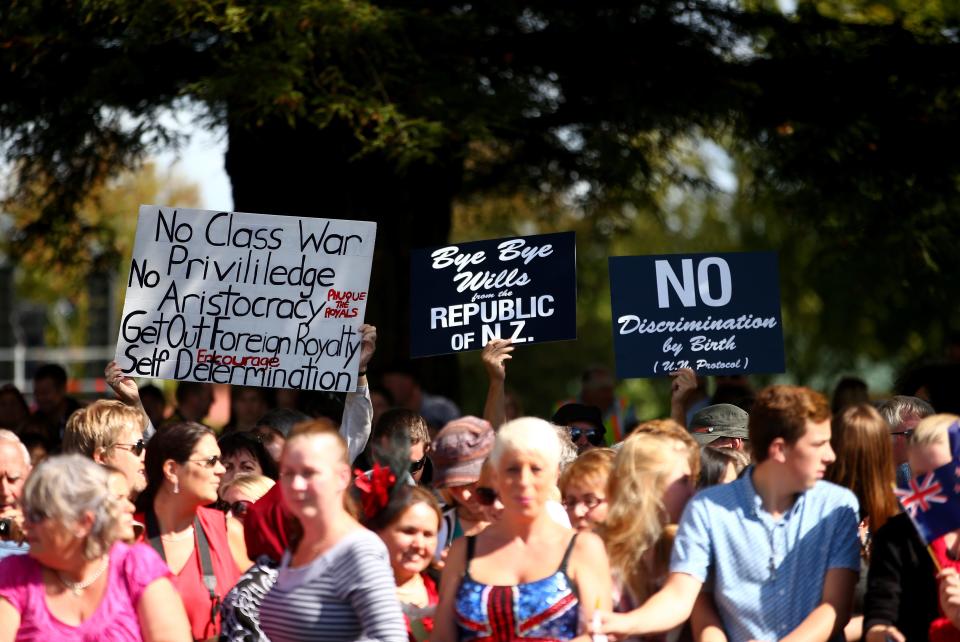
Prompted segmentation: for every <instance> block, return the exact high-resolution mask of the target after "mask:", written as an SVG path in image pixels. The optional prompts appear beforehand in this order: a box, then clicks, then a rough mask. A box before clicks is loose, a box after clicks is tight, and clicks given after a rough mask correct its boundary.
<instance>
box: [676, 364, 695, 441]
mask: <svg viewBox="0 0 960 642" xmlns="http://www.w3.org/2000/svg"><path fill="white" fill-rule="evenodd" d="M670 376H671V377H673V382H672V383H671V385H670V418H671V419H673V420H674V421H676V422H677V423H678V424H680V425H681V426H683V427H686V426H687V399H689V398H690V395H691V394H693V392H694V391H695V390H696V389H697V373H695V372H694V371H693V369H692V368H680V369H679V370H675V371H673V372H671V373H670Z"/></svg>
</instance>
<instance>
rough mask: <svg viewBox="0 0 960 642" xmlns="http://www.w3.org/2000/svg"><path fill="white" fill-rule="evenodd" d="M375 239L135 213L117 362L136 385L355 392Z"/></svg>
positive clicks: (256, 221) (310, 227)
mask: <svg viewBox="0 0 960 642" xmlns="http://www.w3.org/2000/svg"><path fill="white" fill-rule="evenodd" d="M376 233H377V225H376V223H371V222H367V221H344V220H337V219H320V218H298V217H293V216H271V215H266V214H245V213H241V212H214V211H208V210H191V209H174V208H170V207H161V206H156V205H141V206H140V218H139V221H138V223H137V236H136V243H135V245H134V249H133V259H132V261H131V264H130V276H129V278H128V279H127V295H126V300H125V302H124V306H123V317H122V320H121V324H120V336H119V338H118V340H117V356H116V360H117V363H118V364H119V365H120V368H121V369H122V370H123V372H124V374H127V375H131V376H143V377H156V378H162V379H179V380H185V381H202V382H208V383H229V384H235V385H247V386H262V387H270V388H298V389H306V390H338V391H350V390H355V389H356V387H357V370H358V364H359V359H360V343H361V337H360V333H359V332H358V328H359V327H360V325H361V324H362V323H363V317H364V312H365V311H366V304H367V290H368V288H369V284H370V267H371V263H372V260H373V246H374V240H375V238H376Z"/></svg>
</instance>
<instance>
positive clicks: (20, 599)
mask: <svg viewBox="0 0 960 642" xmlns="http://www.w3.org/2000/svg"><path fill="white" fill-rule="evenodd" d="M118 476H119V475H118ZM109 477H110V473H109V471H108V470H107V469H105V468H103V467H101V466H98V465H96V464H94V463H93V462H92V461H90V460H89V459H88V458H86V457H83V456H80V455H62V456H58V457H52V458H50V459H48V460H47V461H45V462H43V463H42V464H40V465H39V466H38V467H37V468H36V469H35V470H34V472H33V474H32V475H30V478H29V479H28V480H27V483H26V485H25V487H24V490H23V508H24V512H25V515H26V524H25V527H26V533H27V541H28V542H29V543H30V552H29V554H28V555H14V556H11V557H8V558H6V559H4V560H3V561H2V562H0V640H14V639H16V640H22V641H34V640H36V641H38V642H39V641H41V640H102V641H103V642H114V641H120V640H124V641H127V640H149V641H155V640H171V641H172V640H181V641H183V642H186V641H188V640H190V639H191V637H190V627H189V624H188V622H187V615H186V612H185V611H184V607H183V603H182V602H181V600H180V597H179V596H178V595H177V592H176V590H175V589H174V587H173V585H172V584H171V583H170V580H169V575H170V571H169V570H168V569H167V567H166V565H165V564H164V563H163V562H162V561H161V560H160V559H159V558H158V557H157V555H156V553H154V552H153V551H151V550H150V549H148V548H147V547H145V546H143V545H140V544H135V545H132V546H131V545H128V544H125V543H123V542H122V541H119V540H120V539H121V538H123V537H125V536H128V535H130V534H131V532H130V522H129V512H127V511H128V510H129V506H130V505H129V501H128V500H127V498H126V493H127V488H126V486H125V484H123V482H121V484H123V490H122V492H123V494H122V495H121V496H119V497H118V496H117V495H116V493H115V491H111V489H110V487H109V485H108V484H109Z"/></svg>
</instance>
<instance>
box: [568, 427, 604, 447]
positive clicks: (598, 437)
mask: <svg viewBox="0 0 960 642" xmlns="http://www.w3.org/2000/svg"><path fill="white" fill-rule="evenodd" d="M568 428H569V429H570V439H572V440H573V442H574V443H576V442H578V441H579V440H580V436H581V435H586V437H587V442H589V443H590V444H592V445H594V446H599V445H600V444H602V443H603V433H601V432H600V431H599V430H597V429H596V428H578V427H576V426H568Z"/></svg>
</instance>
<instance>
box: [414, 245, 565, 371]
mask: <svg viewBox="0 0 960 642" xmlns="http://www.w3.org/2000/svg"><path fill="white" fill-rule="evenodd" d="M576 262H577V256H576V244H575V238H574V233H573V232H559V233H556V234H539V235H536V236H521V237H513V238H505V239H493V240H489V241H474V242H471V243H459V244H457V245H453V244H451V245H445V246H443V247H438V248H428V249H421V250H414V251H413V252H412V253H411V259H410V290H411V294H410V334H411V336H410V353H411V355H412V356H414V357H426V356H429V355H435V354H446V353H450V352H463V351H466V350H479V349H481V348H483V346H484V345H486V343H487V342H488V341H490V339H513V342H514V344H523V343H542V342H544V341H562V340H565V339H576V338H577V271H576Z"/></svg>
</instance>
